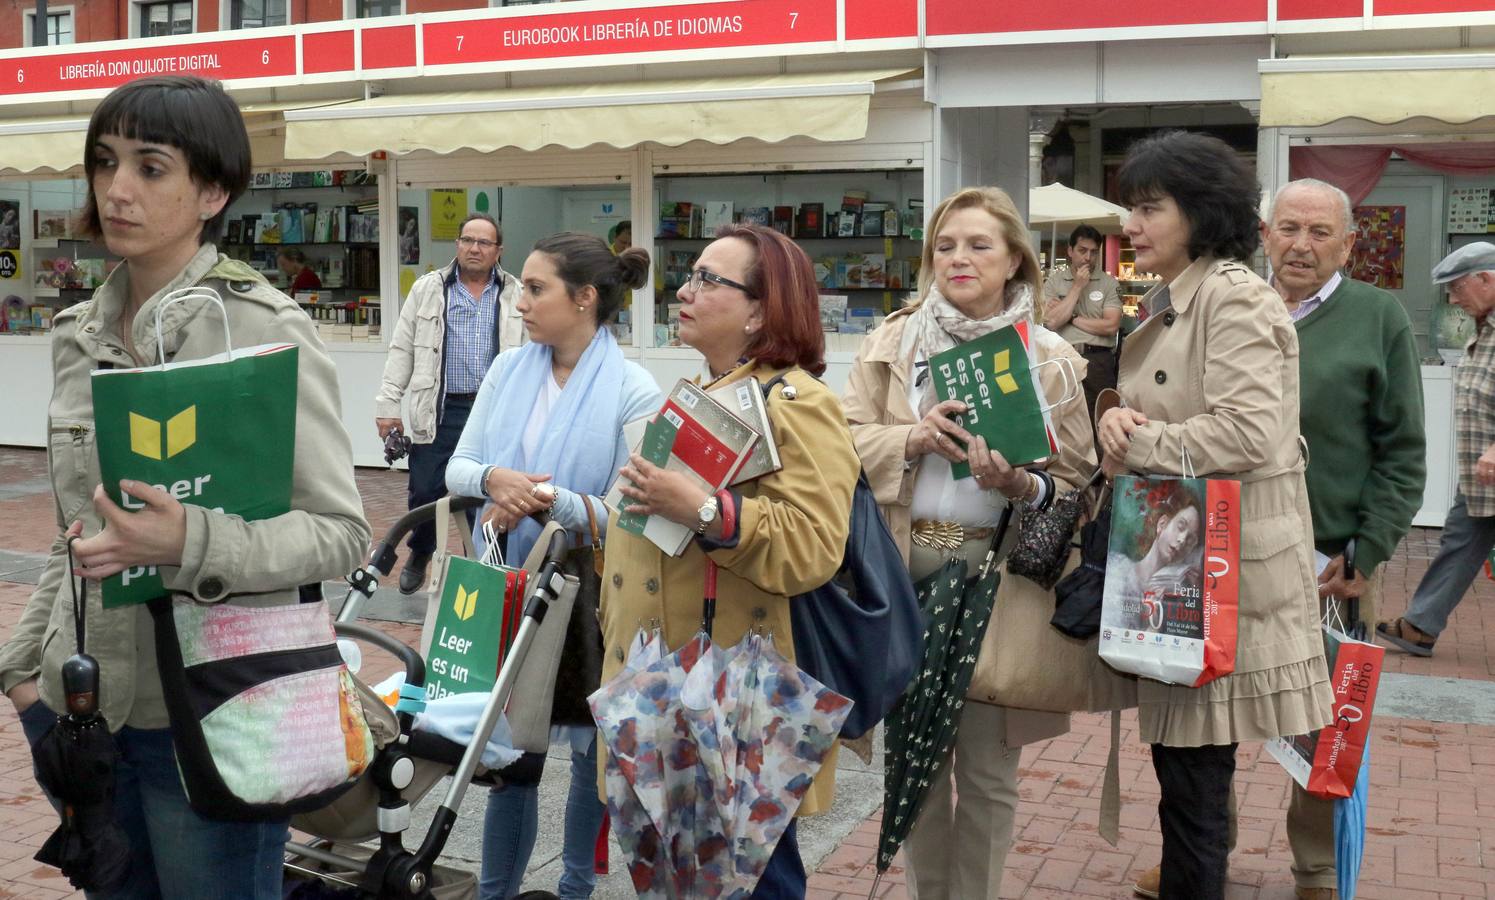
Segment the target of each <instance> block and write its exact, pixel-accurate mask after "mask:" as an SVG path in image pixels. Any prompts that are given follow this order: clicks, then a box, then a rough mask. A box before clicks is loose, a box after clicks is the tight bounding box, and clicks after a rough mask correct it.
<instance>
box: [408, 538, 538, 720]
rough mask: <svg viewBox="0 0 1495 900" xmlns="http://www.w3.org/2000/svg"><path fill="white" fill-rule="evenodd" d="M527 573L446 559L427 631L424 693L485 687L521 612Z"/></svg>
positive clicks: (437, 694) (434, 695)
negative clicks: (432, 617) (435, 605)
mask: <svg viewBox="0 0 1495 900" xmlns="http://www.w3.org/2000/svg"><path fill="white" fill-rule="evenodd" d="M527 575H528V573H527V572H525V571H524V570H523V569H513V568H510V567H508V566H502V565H498V566H495V565H488V564H485V563H481V562H474V561H472V560H470V559H464V558H463V557H460V556H453V557H450V558H449V559H448V560H447V564H446V571H445V573H444V576H443V578H442V581H441V592H440V598H441V599H440V606H439V607H438V608H437V610H436V616H435V621H434V622H433V624H432V626H431V628H430V629H429V630H428V632H427V637H428V638H429V640H430V646H429V647H427V648H425V649H426V653H425V657H426V696H427V698H429V699H431V700H436V699H439V698H441V697H445V696H447V695H449V694H468V693H473V692H476V691H491V690H493V685H494V683H495V682H496V681H497V680H498V669H499V667H500V666H501V665H503V661H504V658H505V657H506V656H507V655H508V652H509V648H510V647H512V646H513V645H514V637H515V636H516V635H517V634H518V633H519V624H520V622H521V621H522V620H523V618H524V587H525V581H526V579H527Z"/></svg>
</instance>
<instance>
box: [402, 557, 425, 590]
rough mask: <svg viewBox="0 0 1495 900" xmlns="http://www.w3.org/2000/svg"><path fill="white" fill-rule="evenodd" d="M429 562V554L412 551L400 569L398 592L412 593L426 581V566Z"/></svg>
mask: <svg viewBox="0 0 1495 900" xmlns="http://www.w3.org/2000/svg"><path fill="white" fill-rule="evenodd" d="M430 563H431V554H429V553H412V554H410V558H409V559H407V560H405V568H403V569H401V570H400V593H402V594H413V593H415V592H416V591H418V590H420V589H421V585H423V584H425V583H426V566H428V565H430Z"/></svg>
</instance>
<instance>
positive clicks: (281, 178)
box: [275, 172, 295, 188]
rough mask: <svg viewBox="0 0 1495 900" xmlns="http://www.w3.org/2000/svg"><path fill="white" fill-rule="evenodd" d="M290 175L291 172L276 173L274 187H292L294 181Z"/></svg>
mask: <svg viewBox="0 0 1495 900" xmlns="http://www.w3.org/2000/svg"><path fill="white" fill-rule="evenodd" d="M292 175H293V173H291V172H276V173H275V186H276V187H278V188H288V187H292V186H293V185H294V184H295V179H294V178H293V177H292Z"/></svg>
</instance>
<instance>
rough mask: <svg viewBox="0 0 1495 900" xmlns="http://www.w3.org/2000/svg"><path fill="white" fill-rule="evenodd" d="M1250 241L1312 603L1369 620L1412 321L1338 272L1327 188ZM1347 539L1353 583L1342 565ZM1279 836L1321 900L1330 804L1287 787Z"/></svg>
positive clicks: (1408, 375)
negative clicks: (1291, 369) (1278, 327)
mask: <svg viewBox="0 0 1495 900" xmlns="http://www.w3.org/2000/svg"><path fill="white" fill-rule="evenodd" d="M1262 238H1263V244H1264V246H1265V248H1266V251H1267V258H1268V260H1269V261H1270V262H1271V265H1272V286H1273V287H1274V288H1276V289H1277V293H1278V294H1280V295H1281V296H1282V299H1283V302H1285V303H1286V304H1287V312H1288V315H1289V316H1291V317H1292V319H1293V323H1294V325H1295V326H1296V327H1297V330H1298V346H1299V349H1300V353H1299V356H1298V359H1299V373H1300V378H1299V391H1300V395H1299V430H1300V432H1301V433H1302V435H1303V437H1304V439H1305V440H1306V441H1307V443H1308V454H1309V462H1308V470H1307V473H1306V478H1307V481H1308V505H1309V511H1310V512H1311V513H1312V516H1313V542H1314V547H1315V549H1317V550H1318V552H1319V553H1322V554H1323V555H1324V556H1325V557H1327V558H1328V560H1329V561H1328V563H1327V564H1326V565H1325V566H1324V568H1323V571H1322V573H1321V574H1320V575H1319V596H1320V597H1321V598H1324V600H1325V601H1326V602H1327V601H1328V600H1329V598H1331V597H1332V598H1338V599H1339V600H1341V601H1343V600H1348V599H1351V598H1358V599H1359V601H1360V610H1359V612H1360V616H1359V620H1360V621H1364V622H1373V621H1375V608H1376V605H1377V601H1378V599H1379V594H1380V583H1381V577H1380V570H1381V567H1382V564H1383V563H1385V562H1386V560H1387V559H1388V558H1390V556H1391V554H1392V553H1393V552H1394V551H1395V550H1396V545H1397V544H1398V543H1400V542H1401V539H1402V537H1403V536H1404V535H1406V533H1407V530H1408V529H1409V528H1410V527H1411V526H1412V516H1413V515H1414V514H1415V513H1416V512H1417V508H1418V506H1419V505H1421V503H1422V489H1423V479H1424V478H1425V476H1426V473H1427V463H1426V456H1427V448H1426V443H1425V441H1424V437H1423V426H1422V376H1421V373H1420V370H1419V369H1418V361H1417V344H1416V341H1415V340H1414V338H1413V336H1412V323H1411V322H1410V321H1409V320H1408V318H1407V313H1406V311H1405V310H1403V309H1402V306H1401V304H1400V303H1398V302H1397V300H1396V298H1395V297H1393V296H1391V295H1390V294H1388V293H1386V292H1385V291H1383V290H1380V289H1379V288H1376V287H1372V286H1371V285H1368V284H1365V283H1363V282H1359V281H1354V280H1352V279H1350V278H1347V277H1345V275H1343V274H1342V273H1341V270H1342V269H1343V268H1344V266H1345V264H1346V262H1348V260H1349V256H1350V248H1351V247H1352V246H1353V245H1354V242H1355V223H1354V219H1353V218H1352V217H1351V210H1350V201H1349V198H1348V197H1346V196H1345V194H1344V192H1343V191H1341V190H1340V189H1339V188H1336V187H1334V186H1333V185H1330V184H1327V183H1325V182H1322V181H1317V180H1314V179H1306V178H1305V179H1301V180H1299V181H1293V182H1289V183H1288V184H1287V185H1286V186H1284V187H1283V188H1282V190H1280V191H1278V192H1277V196H1276V197H1275V198H1274V199H1273V201H1272V208H1271V211H1270V212H1269V213H1268V216H1267V221H1265V222H1263V223H1262ZM1351 541H1354V552H1353V556H1352V559H1351V560H1350V562H1351V563H1352V565H1353V568H1354V575H1353V577H1350V576H1349V574H1348V569H1347V567H1346V565H1345V556H1346V550H1347V548H1348V547H1349V545H1350V542H1351ZM1345 625H1346V627H1353V625H1354V623H1352V622H1349V621H1346V622H1345ZM1232 834H1233V832H1232ZM1287 837H1288V843H1289V844H1290V845H1291V847H1292V851H1293V865H1292V870H1293V879H1294V881H1295V882H1296V883H1297V897H1298V898H1299V900H1329V898H1333V897H1334V896H1335V894H1336V893H1337V892H1336V890H1335V886H1336V884H1337V880H1336V878H1335V871H1334V804H1333V802H1332V801H1329V800H1321V799H1319V798H1317V797H1314V796H1313V795H1311V794H1309V793H1308V792H1307V791H1305V790H1303V789H1302V788H1301V787H1299V786H1298V785H1296V784H1294V785H1293V795H1292V800H1291V803H1290V805H1289V806H1288V811H1287ZM1155 872H1156V870H1154V871H1153V872H1148V873H1146V874H1144V875H1143V876H1142V878H1141V879H1139V880H1138V882H1137V886H1136V888H1137V893H1138V894H1140V895H1142V896H1145V897H1156V896H1157V893H1156V892H1155V891H1151V890H1149V889H1151V888H1153V886H1154V884H1155V883H1156V880H1155V879H1156V876H1155V874H1154V873H1155Z"/></svg>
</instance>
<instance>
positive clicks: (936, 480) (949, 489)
mask: <svg viewBox="0 0 1495 900" xmlns="http://www.w3.org/2000/svg"><path fill="white" fill-rule="evenodd" d="M918 380H919V379H917V378H912V379H910V385H909V390H908V402H909V405H910V406H911V407H913V408H914V409H915V410H918V408H919V399H920V395H922V394H923V393H924V387H923V385H915V384H913V382H917V381H918ZM915 465H916V466H917V467H918V471H917V472H915V473H914V497H913V502H912V503H911V504H910V507H909V511H910V512H911V513H912V514H913V517H914V521H916V522H917V521H920V520H925V519H927V520H929V521H931V522H957V523H959V524H961V525H965V526H967V527H970V528H992V527H995V526H996V525H997V523H998V522H999V521H1001V518H1002V510H1004V509H1006V508H1007V498H1006V497H1004V496H1002V492H1001V491H988V490H984V489H982V488H981V486H980V485H978V484H976V479H974V478H962V479H961V480H960V481H956V480H955V478H954V477H953V476H952V475H951V474H950V461H949V460H947V459H945V458H944V457H943V456H940V455H939V454H937V453H928V454H925V455H924V456H921V457H920V458H919V461H918V462H917V463H915Z"/></svg>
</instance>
